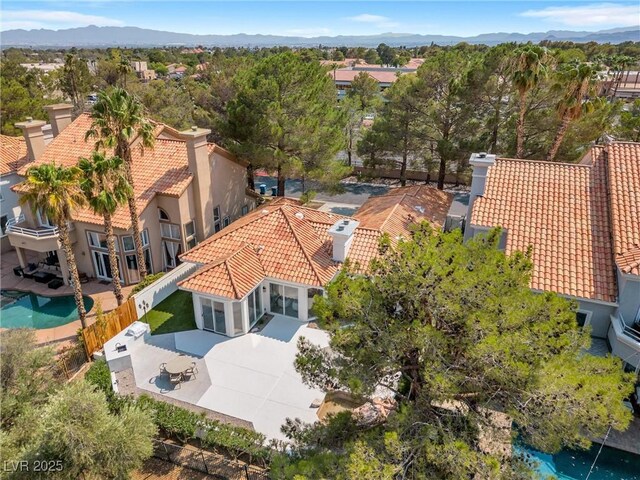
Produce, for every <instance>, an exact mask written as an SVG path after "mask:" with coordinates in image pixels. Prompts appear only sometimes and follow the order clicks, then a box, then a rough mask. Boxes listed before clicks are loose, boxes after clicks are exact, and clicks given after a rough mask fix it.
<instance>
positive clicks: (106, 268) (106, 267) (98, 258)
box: [92, 250, 124, 282]
mask: <svg viewBox="0 0 640 480" xmlns="http://www.w3.org/2000/svg"><path fill="white" fill-rule="evenodd" d="M92 253H93V265H94V266H95V269H96V277H98V278H100V279H102V280H109V281H111V280H113V274H112V273H111V263H110V262H109V254H108V253H105V252H98V251H96V250H93V251H92ZM118 271H119V272H120V281H121V282H122V281H124V279H123V278H122V267H121V266H120V258H118Z"/></svg>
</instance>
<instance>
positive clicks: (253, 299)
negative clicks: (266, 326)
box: [247, 285, 263, 328]
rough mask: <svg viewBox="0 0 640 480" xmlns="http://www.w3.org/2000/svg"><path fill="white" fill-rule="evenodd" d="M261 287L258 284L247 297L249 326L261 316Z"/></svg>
mask: <svg viewBox="0 0 640 480" xmlns="http://www.w3.org/2000/svg"><path fill="white" fill-rule="evenodd" d="M261 288H262V287H261V286H260V285H258V288H256V289H255V290H254V291H253V292H251V293H250V294H249V296H248V297H247V303H248V306H249V328H251V327H253V326H254V325H255V324H256V322H257V321H258V320H260V317H262V313H263V312H262V293H261V292H260V289H261Z"/></svg>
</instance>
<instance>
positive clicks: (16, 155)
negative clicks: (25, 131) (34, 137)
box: [0, 135, 29, 175]
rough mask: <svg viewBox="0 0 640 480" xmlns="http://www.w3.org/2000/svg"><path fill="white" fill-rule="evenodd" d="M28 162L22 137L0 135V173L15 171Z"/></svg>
mask: <svg viewBox="0 0 640 480" xmlns="http://www.w3.org/2000/svg"><path fill="white" fill-rule="evenodd" d="M28 163H29V158H28V157H27V144H26V143H25V141H24V138H23V137H10V136H8V135H0V175H8V174H10V173H15V172H17V171H18V170H19V169H20V168H22V167H23V166H25V165H27V164H28Z"/></svg>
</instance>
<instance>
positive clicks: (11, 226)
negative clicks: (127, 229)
mask: <svg viewBox="0 0 640 480" xmlns="http://www.w3.org/2000/svg"><path fill="white" fill-rule="evenodd" d="M24 221H25V218H24V214H20V215H18V216H17V217H14V218H12V219H11V220H9V221H8V222H7V232H8V233H19V234H21V235H28V236H30V237H34V238H47V237H55V236H56V235H58V227H38V228H27V227H20V226H19V224H21V223H23V222H24Z"/></svg>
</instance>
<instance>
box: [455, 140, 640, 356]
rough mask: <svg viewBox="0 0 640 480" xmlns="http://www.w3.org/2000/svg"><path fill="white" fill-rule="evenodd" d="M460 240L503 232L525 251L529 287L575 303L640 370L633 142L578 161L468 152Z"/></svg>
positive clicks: (639, 158)
mask: <svg viewBox="0 0 640 480" xmlns="http://www.w3.org/2000/svg"><path fill="white" fill-rule="evenodd" d="M470 164H471V165H472V167H473V179H472V185H471V196H470V201H469V209H468V214H467V219H466V230H465V237H466V238H469V237H471V236H473V235H476V234H478V233H482V232H485V231H487V230H488V229H490V228H492V227H496V226H500V227H502V228H503V229H504V232H503V238H502V247H503V248H504V249H505V251H506V252H507V253H511V252H514V251H516V250H519V251H527V249H529V248H531V249H532V252H531V253H532V261H533V273H532V278H531V288H532V289H534V290H537V291H552V292H557V293H559V294H560V295H562V296H565V297H567V298H570V299H574V300H576V301H577V302H578V323H579V325H581V326H589V328H590V329H591V335H592V336H593V337H595V338H601V339H606V341H607V342H608V344H609V347H610V348H611V351H612V353H613V354H615V355H617V356H619V357H620V358H622V360H623V361H624V362H625V363H626V364H628V365H630V366H632V367H633V368H636V369H639V368H640V144H638V143H625V142H615V143H610V144H608V145H604V146H595V147H593V148H592V149H591V151H590V152H589V153H588V154H587V155H586V156H585V157H584V159H583V160H582V161H581V162H580V163H579V164H567V163H552V162H544V161H537V160H513V159H508V158H496V156H495V155H489V154H474V155H472V156H471V159H470Z"/></svg>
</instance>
